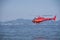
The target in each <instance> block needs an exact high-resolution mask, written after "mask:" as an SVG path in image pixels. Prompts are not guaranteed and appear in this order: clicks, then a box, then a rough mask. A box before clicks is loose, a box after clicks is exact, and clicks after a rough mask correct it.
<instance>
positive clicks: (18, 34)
mask: <svg viewBox="0 0 60 40" xmlns="http://www.w3.org/2000/svg"><path fill="white" fill-rule="evenodd" d="M0 40H60V27H59V25H0Z"/></svg>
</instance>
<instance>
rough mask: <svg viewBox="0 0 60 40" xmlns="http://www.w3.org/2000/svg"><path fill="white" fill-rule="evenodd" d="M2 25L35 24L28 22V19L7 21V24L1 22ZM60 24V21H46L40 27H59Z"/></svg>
mask: <svg viewBox="0 0 60 40" xmlns="http://www.w3.org/2000/svg"><path fill="white" fill-rule="evenodd" d="M0 24H1V25H34V23H32V20H28V19H16V20H12V21H7V22H0ZM58 24H60V20H59V21H44V22H41V23H39V24H38V25H58Z"/></svg>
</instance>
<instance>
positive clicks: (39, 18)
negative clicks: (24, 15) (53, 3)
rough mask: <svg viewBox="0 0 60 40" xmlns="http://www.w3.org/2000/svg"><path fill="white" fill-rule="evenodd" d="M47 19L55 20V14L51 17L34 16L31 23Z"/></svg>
mask: <svg viewBox="0 0 60 40" xmlns="http://www.w3.org/2000/svg"><path fill="white" fill-rule="evenodd" d="M48 20H54V21H55V20H56V16H54V17H53V18H44V17H40V16H39V17H37V18H34V19H33V20H32V22H33V23H41V22H43V21H48Z"/></svg>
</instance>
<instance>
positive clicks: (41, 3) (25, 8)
mask: <svg viewBox="0 0 60 40" xmlns="http://www.w3.org/2000/svg"><path fill="white" fill-rule="evenodd" d="M0 3H1V13H0V20H2V21H9V20H15V19H20V18H23V19H33V18H34V17H36V16H39V15H53V16H54V15H56V16H57V19H58V20H59V19H60V0H2V1H0ZM49 17H51V16H49Z"/></svg>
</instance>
